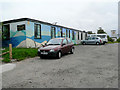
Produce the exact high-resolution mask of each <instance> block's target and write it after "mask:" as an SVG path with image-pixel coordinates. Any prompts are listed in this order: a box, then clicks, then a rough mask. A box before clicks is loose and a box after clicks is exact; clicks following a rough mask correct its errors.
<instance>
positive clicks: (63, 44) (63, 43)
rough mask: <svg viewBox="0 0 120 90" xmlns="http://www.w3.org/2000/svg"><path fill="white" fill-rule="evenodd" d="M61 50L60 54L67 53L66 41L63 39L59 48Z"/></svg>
mask: <svg viewBox="0 0 120 90" xmlns="http://www.w3.org/2000/svg"><path fill="white" fill-rule="evenodd" d="M61 50H62V53H67V52H68V45H67V40H66V39H64V40H63V41H62V48H61Z"/></svg>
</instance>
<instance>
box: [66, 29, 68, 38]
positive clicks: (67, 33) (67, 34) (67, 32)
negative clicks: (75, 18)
mask: <svg viewBox="0 0 120 90" xmlns="http://www.w3.org/2000/svg"><path fill="white" fill-rule="evenodd" d="M66 37H68V30H67V29H66Z"/></svg>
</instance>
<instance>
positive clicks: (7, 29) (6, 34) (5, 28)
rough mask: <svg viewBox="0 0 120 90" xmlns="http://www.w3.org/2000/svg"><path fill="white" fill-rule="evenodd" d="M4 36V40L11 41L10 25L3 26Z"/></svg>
mask: <svg viewBox="0 0 120 90" xmlns="http://www.w3.org/2000/svg"><path fill="white" fill-rule="evenodd" d="M2 35H3V37H2V38H3V40H8V39H10V25H9V24H8V25H3V28H2Z"/></svg>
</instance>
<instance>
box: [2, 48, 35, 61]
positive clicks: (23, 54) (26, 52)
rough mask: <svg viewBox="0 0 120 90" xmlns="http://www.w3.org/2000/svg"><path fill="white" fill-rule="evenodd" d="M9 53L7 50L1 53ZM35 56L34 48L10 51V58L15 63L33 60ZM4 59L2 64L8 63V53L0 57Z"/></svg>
mask: <svg viewBox="0 0 120 90" xmlns="http://www.w3.org/2000/svg"><path fill="white" fill-rule="evenodd" d="M6 51H9V48H6V49H5V50H3V52H6ZM35 56H37V49H34V48H13V49H12V58H13V59H16V60H17V61H21V60H24V59H26V58H33V57H35ZM2 57H3V58H4V59H3V60H2V61H3V62H6V63H8V62H10V59H9V53H8V54H6V55H3V56H2Z"/></svg>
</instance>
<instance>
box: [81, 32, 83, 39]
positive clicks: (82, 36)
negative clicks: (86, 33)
mask: <svg viewBox="0 0 120 90" xmlns="http://www.w3.org/2000/svg"><path fill="white" fill-rule="evenodd" d="M81 40H83V33H82V32H81Z"/></svg>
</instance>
